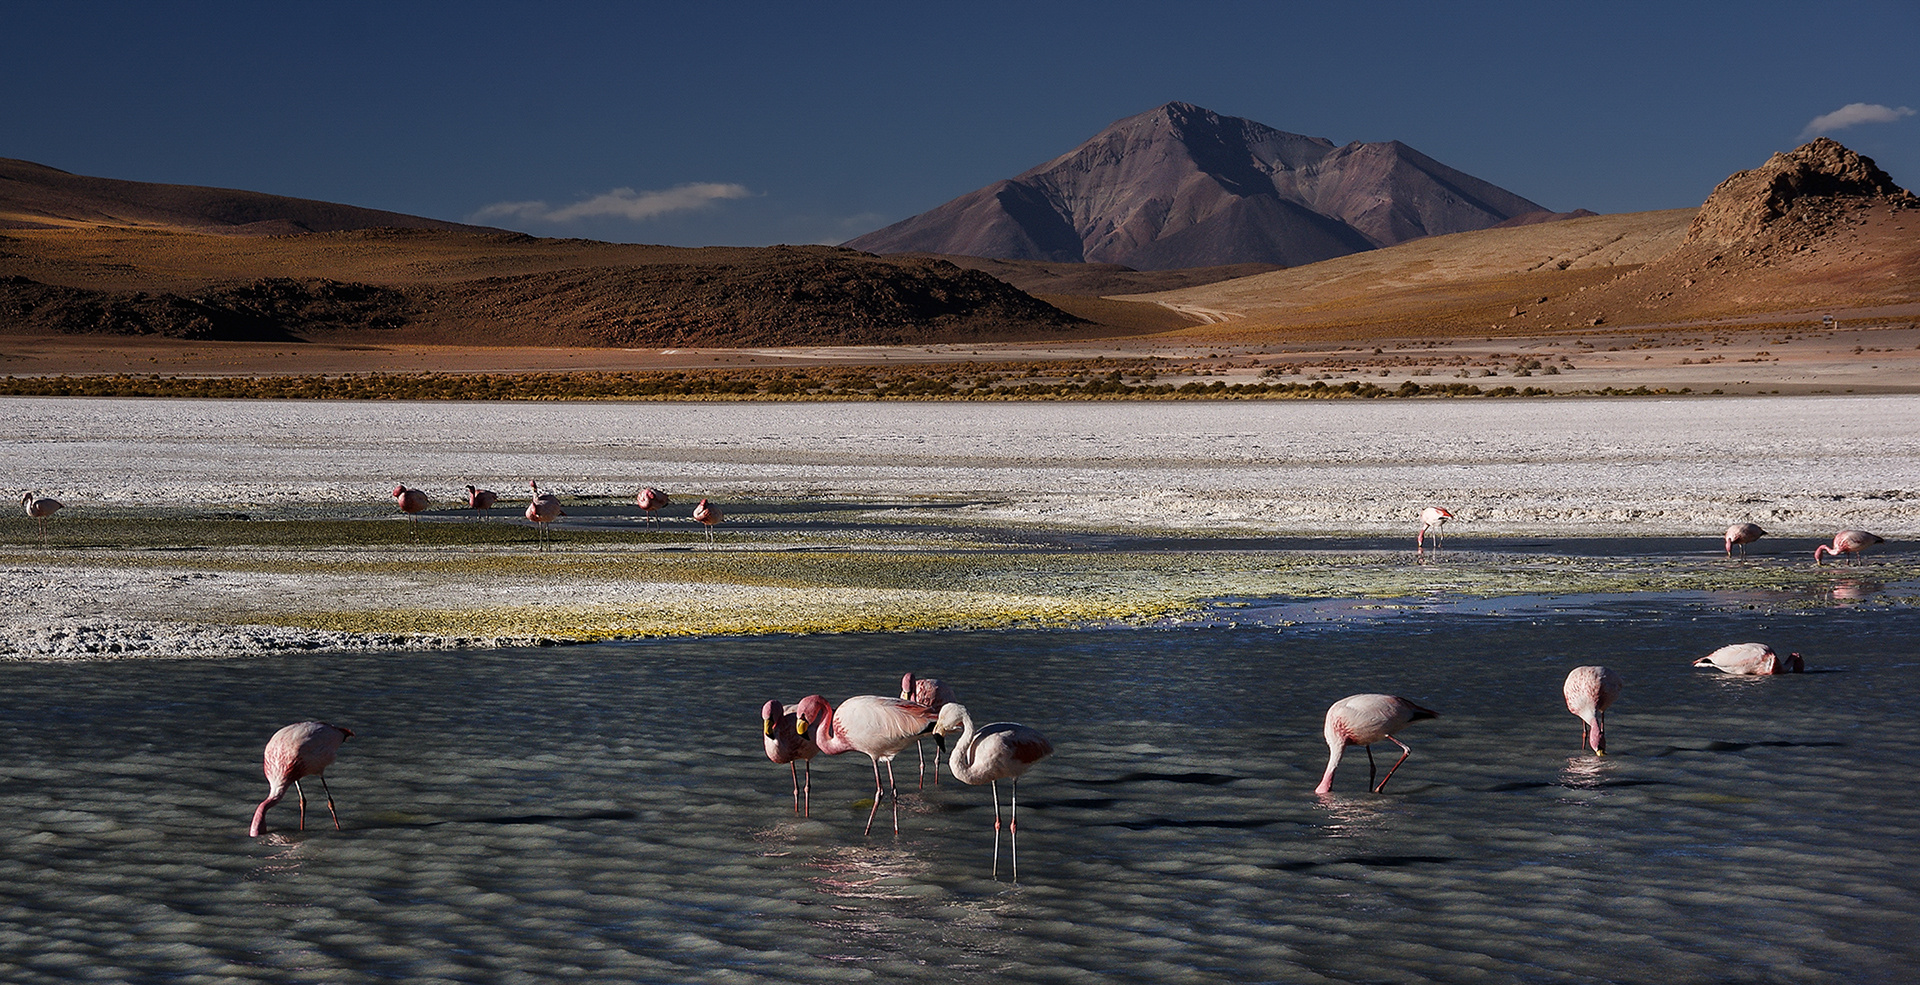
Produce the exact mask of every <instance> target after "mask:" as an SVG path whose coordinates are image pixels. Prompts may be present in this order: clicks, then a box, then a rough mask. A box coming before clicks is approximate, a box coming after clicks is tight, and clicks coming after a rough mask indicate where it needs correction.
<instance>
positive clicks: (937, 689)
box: [900, 670, 960, 790]
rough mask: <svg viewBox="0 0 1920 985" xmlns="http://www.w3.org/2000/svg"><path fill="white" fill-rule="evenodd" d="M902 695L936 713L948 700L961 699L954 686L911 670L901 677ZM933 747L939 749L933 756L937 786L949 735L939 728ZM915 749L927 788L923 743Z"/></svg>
mask: <svg viewBox="0 0 1920 985" xmlns="http://www.w3.org/2000/svg"><path fill="white" fill-rule="evenodd" d="M900 697H901V698H903V699H905V700H907V701H911V702H913V703H915V704H921V705H926V706H927V710H928V711H931V712H933V713H934V714H936V715H937V714H939V713H940V709H941V708H942V707H943V706H945V705H946V704H947V703H948V702H952V701H958V700H960V697H959V695H956V694H954V693H953V688H950V687H948V686H947V685H946V684H945V683H943V682H942V681H940V680H938V679H936V678H932V677H915V676H913V671H911V670H909V671H907V673H906V674H905V675H904V676H902V677H901V678H900ZM933 747H934V748H935V749H936V750H938V751H939V755H936V756H934V757H933V785H934V786H936V787H937V786H939V785H940V760H942V759H944V758H946V755H947V737H946V736H945V735H943V734H942V733H941V732H940V731H939V730H938V729H936V730H934V733H933ZM915 749H916V750H917V751H919V753H920V789H922V790H925V789H926V788H927V754H926V751H925V748H924V745H922V744H916V745H915Z"/></svg>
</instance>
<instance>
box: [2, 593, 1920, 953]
mask: <svg viewBox="0 0 1920 985" xmlns="http://www.w3.org/2000/svg"><path fill="white" fill-rule="evenodd" d="M1241 601H1243V602H1244V601H1246V600H1241ZM1367 605H1368V603H1357V604H1355V605H1351V606H1346V607H1344V608H1343V607H1341V606H1338V605H1337V604H1334V603H1329V602H1326V601H1314V602H1311V603H1308V602H1300V603H1295V602H1291V601H1289V600H1284V599H1269V600H1262V604H1261V605H1260V606H1242V607H1239V608H1236V609H1235V610H1234V617H1235V618H1236V619H1239V620H1240V622H1239V623H1238V624H1237V625H1232V626H1227V625H1217V626H1205V627H1181V628H1159V629H1138V628H1135V629H1096V630H1082V631H1070V632H1052V631H1006V632H989V633H961V634H948V633H937V634H911V635H897V634H896V635H843V636H818V637H806V638H751V639H741V638H710V639H702V640H691V641H671V642H648V643H627V644H607V645H591V646H578V647H563V648H540V649H521V650H499V651H481V652H453V653H415V654H406V655H394V654H380V655H365V656H360V655H330V656H326V657H286V658H270V659H247V660H225V661H166V662H99V663H82V664H64V665H49V664H14V665H0V707H3V708H4V718H3V719H0V741H4V744H5V746H4V748H5V749H6V753H5V755H4V756H3V757H0V766H3V770H4V771H3V772H0V885H4V886H6V887H7V889H6V891H5V896H4V901H3V902H0V967H4V968H5V969H6V970H7V975H6V977H7V978H8V980H10V981H18V982H42V981H48V982H51V981H67V980H75V979H96V980H114V981H129V982H160V981H167V982H191V981H216V980H217V981H230V980H258V981H275V982H309V981H328V982H380V981H436V980H444V981H485V982H517V981H553V980H600V981H657V982H731V981H772V980H785V981H815V980H833V981H845V980H876V981H927V982H953V981H983V982H984V981H1020V982H1060V981H1081V980H1084V981H1109V980H1133V981H1234V982H1262V981H1274V982H1322V981H1371V982H1421V981H1449V982H1563V981H1564V982H1574V981H1594V980H1604V981H1616V982H1675V981H1679V982H1695V981H1698V982H1708V981H1712V982H1724V981H1739V982H1747V981H1751V982H1836V983H1838V982H1847V983H1856V982H1897V981H1906V980H1909V979H1910V977H1911V967H1912V965H1913V962H1914V961H1915V960H1917V959H1920V907H1916V905H1915V902H1914V901H1915V900H1916V898H1920V897H1917V896H1916V892H1917V891H1920V839H1917V838H1915V837H1914V835H1915V834H1916V833H1917V832H1920V792H1916V790H1915V785H1914V783H1913V782H1912V779H1913V776H1914V767H1915V759H1916V758H1917V757H1916V753H1915V752H1914V750H1913V747H1912V744H1911V743H1909V742H1907V741H1905V738H1904V735H1905V732H1906V726H1907V724H1908V722H1909V721H1910V718H1911V715H1910V705H1911V702H1912V696H1913V695H1914V693H1915V691H1916V689H1915V682H1916V678H1917V677H1920V672H1917V671H1920V612H1916V611H1914V610H1913V609H1912V608H1911V607H1907V606H1898V605H1894V606H1888V605H1878V604H1874V602H1873V601H1872V600H1871V599H1869V600H1867V601H1865V602H1861V603H1853V604H1844V605H1842V604H1833V605H1823V606H1814V607H1807V606H1804V605H1791V606H1789V605H1779V606H1775V605H1772V604H1769V602H1768V600H1766V599H1756V598H1752V597H1743V598H1739V599H1732V598H1717V597H1711V596H1681V597H1676V596H1664V595H1660V596H1656V595H1627V596H1612V597H1596V598H1578V599H1565V600H1557V599H1552V598H1529V599H1516V600H1508V601H1507V602H1506V603H1504V604H1500V605H1489V604H1487V603H1485V602H1484V601H1479V602H1476V601H1473V600H1461V601H1460V603H1459V604H1453V603H1451V602H1449V601H1448V600H1436V601H1435V604H1433V605H1431V606H1429V607H1426V608H1420V607H1413V608H1400V609H1392V610H1380V609H1373V608H1367ZM1750 606H1751V607H1750ZM1309 609H1310V610H1311V611H1313V612H1316V613H1318V614H1319V618H1315V619H1310V620H1299V619H1297V618H1296V617H1299V616H1301V615H1302V614H1303V613H1305V612H1306V611H1308V610H1309ZM1750 639H1754V640H1763V641H1767V642H1770V643H1771V644H1772V645H1774V646H1775V647H1777V648H1781V649H1794V650H1799V651H1801V652H1802V653H1804V654H1805V655H1806V657H1807V660H1808V663H1809V667H1810V670H1811V671H1813V672H1810V673H1808V674H1805V675H1800V676H1789V677H1781V678H1771V679H1738V678H1732V677H1727V676H1725V675H1721V674H1718V673H1715V672H1711V671H1706V670H1696V669H1694V668H1692V667H1690V666H1689V665H1688V664H1689V661H1690V660H1691V659H1692V658H1693V657H1695V656H1698V655H1700V654H1703V653H1705V652H1706V651H1708V650H1710V649H1712V648H1714V647H1715V646H1718V645H1720V644H1723V643H1728V642H1738V641H1745V640H1750ZM1584 663H1605V664H1607V665H1609V666H1611V667H1613V668H1615V669H1616V670H1619V671H1620V672H1621V673H1622V674H1624V675H1625V676H1626V678H1627V681H1628V687H1627V690H1626V693H1625V695H1624V696H1623V697H1622V698H1621V700H1620V703H1619V704H1618V705H1617V706H1616V707H1615V709H1614V711H1613V713H1612V714H1611V715H1610V716H1609V721H1608V733H1609V748H1610V750H1611V751H1612V752H1613V755H1610V756H1607V757H1605V758H1598V757H1591V756H1583V755H1580V754H1579V749H1578V739H1579V723H1578V721H1577V720H1576V719H1574V718H1573V717H1572V716H1571V715H1569V714H1567V712H1566V711H1565V709H1564V708H1563V707H1562V706H1561V704H1560V697H1559V687H1560V681H1561V679H1562V678H1563V677H1564V675H1565V673H1566V671H1567V670H1568V669H1569V668H1571V667H1573V666H1576V665H1579V664H1584ZM909 669H910V670H914V671H917V672H920V673H924V674H935V675H938V676H941V677H943V678H944V679H946V680H948V681H949V682H951V683H953V684H954V685H955V686H956V688H957V689H958V690H959V692H960V696H961V698H962V700H963V701H965V702H966V703H967V704H968V705H969V707H970V708H971V709H972V710H973V711H974V712H975V714H976V716H977V717H978V718H980V719H981V720H983V721H984V720H1003V719H1004V720H1019V721H1025V722H1027V723H1028V724H1031V725H1034V726H1037V727H1039V728H1041V729H1043V730H1044V731H1046V732H1047V733H1048V734H1049V736H1050V737H1051V738H1052V739H1053V741H1054V744H1055V745H1056V747H1057V749H1058V752H1057V753H1056V754H1055V756H1053V757H1052V758H1051V759H1049V760H1047V761H1045V762H1043V763H1042V764H1041V765H1040V766H1039V767H1038V768H1037V769H1036V770H1035V771H1034V772H1033V773H1031V774H1030V775H1029V777H1028V778H1027V780H1026V781H1024V782H1023V783H1022V785H1021V788H1020V794H1021V805H1020V806H1021V810H1020V818H1021V827H1020V872H1021V879H1020V882H1019V884H1018V885H1014V884H1012V883H1010V882H1008V881H1007V880H1006V878H1005V876H1006V872H1005V869H1004V860H1003V868H1002V871H1001V878H1000V879H998V880H996V879H994V878H992V876H991V863H992V859H991V854H992V846H993V835H992V830H991V807H990V803H991V802H990V800H989V793H988V791H987V789H985V788H973V787H965V786H962V785H957V784H954V783H953V781H952V780H951V779H950V778H949V779H947V780H945V781H944V782H942V783H941V784H940V786H939V787H938V789H931V788H930V789H929V790H928V791H927V792H925V793H921V792H918V791H917V790H916V788H915V780H914V778H913V774H914V772H915V770H914V767H913V764H912V754H911V753H908V754H906V755H905V756H903V757H902V759H901V761H900V764H899V765H900V768H899V769H898V770H897V771H896V772H897V774H898V776H899V777H900V778H901V780H902V781H903V784H902V786H903V790H904V792H905V795H904V796H903V797H902V798H901V804H900V827H901V833H900V834H899V835H898V836H897V837H896V836H895V835H894V834H893V833H892V832H891V830H886V821H887V818H888V813H887V811H886V810H885V809H882V811H881V814H880V818H881V820H880V822H879V823H878V824H876V831H875V834H874V835H873V836H871V837H864V836H862V834H861V826H862V823H863V822H864V820H865V817H866V813H867V804H866V802H865V798H866V797H867V795H868V794H869V792H870V789H871V786H870V785H871V776H872V773H871V769H870V767H869V765H868V763H867V761H866V760H865V759H864V758H861V757H858V756H857V755H850V756H844V757H839V758H836V759H827V758H824V757H823V758H822V759H821V760H819V761H818V762H817V763H816V766H817V768H816V769H815V770H814V777H813V781H814V790H813V794H814V796H813V814H814V816H813V818H812V819H811V820H801V819H796V818H794V817H793V815H792V813H791V808H790V791H789V780H788V775H787V771H786V769H785V768H783V767H779V766H775V765H773V764H771V763H769V762H767V761H766V759H765V757H764V755H763V754H762V752H761V749H760V741H759V736H758V726H759V722H758V719H757V710H758V708H759V705H760V704H761V703H762V702H763V701H764V700H765V699H766V698H768V697H777V698H781V699H783V700H790V699H793V698H797V697H799V696H800V695H802V694H805V693H808V692H810V691H819V692H821V693H824V694H826V695H827V696H829V697H830V698H834V699H836V700H837V699H839V698H842V697H845V696H847V695H849V694H853V693H862V692H868V693H887V691H888V689H889V688H890V687H891V686H892V685H893V684H894V683H895V682H897V681H898V679H899V675H900V674H901V673H902V672H903V671H905V670H909ZM1373 690H1384V691H1390V692H1394V693H1400V694H1404V695H1406V696H1408V697H1411V698H1413V699H1415V700H1417V701H1420V702H1422V703H1423V704H1426V705H1427V706H1429V707H1431V708H1434V709H1436V710H1437V711H1439V712H1440V714H1441V717H1440V718H1439V719H1437V720H1434V721H1428V722H1421V723H1417V724H1416V725H1414V726H1412V727H1410V728H1409V729H1407V730H1406V731H1405V732H1404V733H1402V737H1403V738H1404V739H1405V740H1406V741H1407V742H1408V743H1409V744H1410V745H1411V746H1412V747H1413V750H1414V752H1413V756H1412V758H1411V759H1409V760H1408V761H1407V763H1406V764H1405V765H1404V766H1403V767H1401V769H1400V771H1399V773H1398V774H1397V775H1396V776H1395V777H1394V779H1393V782H1392V784H1391V785H1389V786H1388V788H1387V792H1386V793H1384V794H1377V795H1376V794H1371V793H1367V792H1366V791H1365V789H1364V788H1365V783H1366V776H1365V770H1366V759H1365V757H1364V756H1363V755H1349V756H1348V757H1347V758H1346V760H1345V762H1344V764H1343V766H1342V769H1341V772H1340V775H1339V777H1338V779H1337V780H1336V783H1335V787H1334V790H1335V793H1334V796H1333V797H1331V798H1329V799H1327V800H1324V801H1323V800H1321V799H1319V798H1316V797H1314V796H1313V794H1312V793H1311V791H1312V788H1313V786H1314V783H1315V782H1316V781H1317V780H1318V777H1319V773H1320V770H1321V768H1322V766H1323V765H1324V762H1325V756H1326V749H1325V745H1324V743H1323V742H1322V741H1321V739H1320V736H1319V728H1320V719H1321V715H1322V714H1323V713H1324V711H1325V708H1326V706H1327V705H1328V704H1329V703H1331V702H1332V701H1333V700H1335V699H1337V698H1339V697H1342V696H1344V695H1346V694H1350V693H1355V692H1361V691H1373ZM308 717H319V718H324V719H327V720H331V721H334V722H336V723H339V724H343V725H347V726H348V727H350V728H352V729H354V731H355V733H356V734H355V736H354V738H353V739H352V740H351V741H349V742H348V743H347V744H346V746H345V747H344V748H343V749H342V751H341V754H340V759H339V761H338V763H337V764H336V765H335V766H334V767H333V768H332V769H330V770H329V780H330V783H331V787H332V791H333V795H334V798H335V801H336V803H337V804H338V806H339V809H340V813H341V818H342V820H343V822H344V825H345V830H344V831H339V832H336V831H334V830H333V829H332V827H331V825H330V823H329V822H328V821H327V816H326V810H325V804H324V800H323V799H321V798H320V797H319V787H318V785H317V784H310V785H309V794H310V797H309V801H310V802H309V804H308V814H309V816H308V818H307V821H308V828H307V830H306V831H305V832H304V833H302V832H300V831H299V830H297V818H298V815H297V811H298V808H297V806H296V805H295V804H294V802H293V801H292V799H291V798H290V799H289V800H288V801H286V802H283V803H282V804H281V805H280V806H278V807H276V808H275V809H274V810H273V811H272V812H271V813H270V814H269V815H268V828H269V832H270V833H269V834H268V835H266V836H264V837H262V838H260V839H249V838H247V837H246V825H247V820H248V818H249V816H250V814H251V812H252V809H253V806H254V804H255V803H256V802H257V801H258V799H259V798H260V797H261V796H263V795H264V793H265V783H264V781H263V780H262V778H261V776H260V771H259V752H260V747H261V745H262V744H263V743H264V742H265V740H266V737H267V736H268V735H270V734H271V733H272V731H273V730H274V729H275V728H277V727H278V726H279V725H281V724H284V723H286V722H289V721H294V720H298V719H301V718H308ZM1389 748H1391V747H1390V746H1383V747H1382V748H1380V749H1379V750H1378V753H1379V754H1380V759H1381V768H1382V770H1384V769H1385V767H1386V766H1387V765H1388V764H1389V763H1391V762H1392V759H1393V757H1392V756H1388V755H1387V754H1386V753H1387V751H1388V749H1389ZM1356 752H1357V751H1356ZM1395 755H1397V752H1396V753H1395ZM1003 850H1004V849H1003Z"/></svg>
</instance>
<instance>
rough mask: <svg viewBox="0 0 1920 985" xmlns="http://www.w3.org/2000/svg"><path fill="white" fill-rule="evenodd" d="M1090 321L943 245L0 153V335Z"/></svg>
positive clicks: (650, 337)
mask: <svg viewBox="0 0 1920 985" xmlns="http://www.w3.org/2000/svg"><path fill="white" fill-rule="evenodd" d="M1097 332H1098V330H1097V329H1095V328H1094V326H1091V325H1089V324H1088V323H1086V322H1084V321H1083V320H1081V319H1080V318H1078V317H1075V316H1073V315H1070V314H1067V313H1065V312H1063V311H1061V310H1059V309H1057V308H1054V307H1052V306H1050V305H1048V304H1046V303H1044V302H1041V301H1037V300H1035V299H1034V298H1032V297H1031V296H1029V295H1027V294H1024V293H1022V292H1020V291H1019V290H1016V289H1015V288H1013V287H1010V286H1008V285H1007V284H1005V283H1003V282H1001V281H999V280H996V279H994V278H993V277H990V276H988V275H986V274H983V273H980V272H978V271H973V270H963V269H961V268H960V267H957V266H955V265H954V264H951V263H948V262H945V261H942V260H939V259H935V258H924V257H923V258H887V257H875V256H872V255H869V254H864V253H859V252H856V251H853V250H846V249H840V248H836V247H770V248H766V249H750V248H738V249H731V248H709V249H681V248H673V247H658V246H623V245H615V244H608V243H594V242H589V241H583V240H543V239H535V238H534V237H531V236H525V235H521V234H518V233H507V232H502V231H500V230H489V229H486V228H484V227H477V226H463V225H460V224H458V223H450V222H441V221H438V220H434V219H422V218H420V217H417V216H406V215H400V214H398V213H392V212H381V211H377V210H373V209H360V208H355V207H353V206H347V205H335V204H331V203H327V202H313V201H308V200H305V199H294V198H285V197H281V196H275V195H262V194H256V193H252V192H241V191H230V190H226V189H215V188H196V187H192V186H184V185H155V184H146V183H141V182H127V181H116V180H113V179H107V178H89V177H83V176H79V175H72V174H68V173H67V172H64V171H59V170H56V169H54V168H48V167H43V166H41V165H37V164H30V163H27V162H23V161H0V334H105V335H158V336H168V337H175V338H190V339H213V340H253V341H287V340H296V341H297V340H321V339H326V340H330V341H373V340H379V341H383V342H392V343H397V342H421V343H442V344H466V345H538V346H674V347H699V346H758V345H811V344H827V343H839V344H865V345H877V344H896V345H897V344H919V343H927V342H977V341H986V340H999V339H1028V338H1062V337H1072V336H1078V335H1085V334H1094V333H1097Z"/></svg>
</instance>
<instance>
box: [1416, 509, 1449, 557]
mask: <svg viewBox="0 0 1920 985" xmlns="http://www.w3.org/2000/svg"><path fill="white" fill-rule="evenodd" d="M1451 519H1453V514H1451V513H1448V512H1447V511H1446V510H1443V509H1441V508H1440V507H1438V506H1429V507H1427V508H1426V509H1424V510H1421V511H1420V533H1419V534H1417V535H1415V537H1414V538H1413V547H1414V551H1415V552H1416V553H1418V552H1419V551H1424V550H1426V548H1427V530H1428V528H1432V530H1433V549H1434V550H1436V551H1437V550H1439V549H1440V528H1441V527H1443V526H1445V525H1446V522H1447V521H1448V520H1451Z"/></svg>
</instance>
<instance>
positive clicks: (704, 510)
mask: <svg viewBox="0 0 1920 985" xmlns="http://www.w3.org/2000/svg"><path fill="white" fill-rule="evenodd" d="M693 518H694V519H695V520H698V521H700V522H701V523H704V524H706V526H707V543H709V544H711V543H713V525H714V524H716V523H719V522H720V521H721V520H724V519H726V518H727V517H726V514H724V513H721V512H720V507H718V506H715V505H713V504H712V503H709V502H707V501H706V500H704V499H703V500H701V501H700V505H698V506H695V507H694V508H693Z"/></svg>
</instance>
